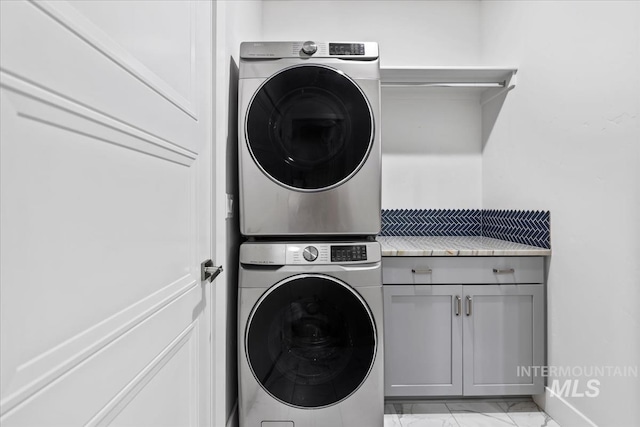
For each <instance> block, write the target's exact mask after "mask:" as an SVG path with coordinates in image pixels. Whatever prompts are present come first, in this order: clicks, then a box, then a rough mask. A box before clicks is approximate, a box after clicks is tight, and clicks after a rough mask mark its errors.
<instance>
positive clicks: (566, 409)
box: [533, 387, 598, 427]
mask: <svg viewBox="0 0 640 427" xmlns="http://www.w3.org/2000/svg"><path fill="white" fill-rule="evenodd" d="M533 400H534V402H536V404H537V405H538V406H539V407H540V408H542V410H543V411H544V412H546V413H547V414H549V415H550V416H551V418H553V419H554V420H555V421H556V422H557V423H558V424H560V426H561V427H587V426H588V427H598V425H597V424H596V423H594V422H593V421H591V420H590V419H589V418H588V417H587V416H586V415H584V414H583V413H582V412H580V411H578V410H577V409H576V408H575V407H574V406H573V405H571V404H570V403H569V402H567V401H566V400H564V399H563V398H562V396H558V395H557V394H554V393H553V392H552V391H551V389H550V388H549V387H545V388H544V394H537V395H535V396H533Z"/></svg>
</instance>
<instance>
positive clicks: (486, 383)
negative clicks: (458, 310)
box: [463, 285, 544, 396]
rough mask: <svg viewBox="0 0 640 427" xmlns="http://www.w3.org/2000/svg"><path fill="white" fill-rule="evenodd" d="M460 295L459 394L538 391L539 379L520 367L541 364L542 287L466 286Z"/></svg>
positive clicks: (540, 382) (474, 394)
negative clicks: (461, 378)
mask: <svg viewBox="0 0 640 427" xmlns="http://www.w3.org/2000/svg"><path fill="white" fill-rule="evenodd" d="M463 294H464V301H463V302H464V304H463V306H464V327H463V330H464V334H463V335H464V337H463V347H464V355H463V359H464V367H463V375H464V395H465V396H479V395H506V394H537V393H541V392H542V390H543V378H542V377H540V376H531V375H527V376H525V375H522V373H523V369H522V367H530V366H541V365H542V364H543V356H544V331H543V327H544V322H543V315H544V309H543V286H542V285H477V286H475V285H471V286H464V287H463ZM524 371H525V372H528V371H531V373H532V372H533V370H524Z"/></svg>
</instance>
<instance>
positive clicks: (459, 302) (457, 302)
mask: <svg viewBox="0 0 640 427" xmlns="http://www.w3.org/2000/svg"><path fill="white" fill-rule="evenodd" d="M461 305H462V299H461V298H460V297H459V296H458V295H456V316H460V308H461Z"/></svg>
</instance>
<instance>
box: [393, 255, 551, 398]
mask: <svg viewBox="0 0 640 427" xmlns="http://www.w3.org/2000/svg"><path fill="white" fill-rule="evenodd" d="M542 261H543V259H542V258H537V257H518V258H515V257H513V258H511V259H509V257H500V258H498V257H488V258H482V259H481V258H456V259H451V258H431V257H423V258H419V257H415V258H408V257H407V258H400V257H398V258H394V257H388V258H383V277H384V284H385V286H384V310H385V312H384V328H385V395H386V396H389V397H394V396H395V397H400V396H405V397H408V396H456V395H457V396H459V395H465V396H487V395H510V394H511V395H513V394H520V395H522V394H537V393H540V392H542V390H543V378H542V377H530V376H522V375H520V374H521V373H522V372H523V370H522V369H521V368H520V367H528V366H541V365H543V363H544V342H545V340H544V329H543V328H544V320H543V316H544V299H543V293H544V287H543V285H542V278H543V264H542ZM434 278H435V280H434ZM456 281H458V282H457V283H459V284H457V285H452V284H450V283H455V282H456ZM526 371H531V370H526Z"/></svg>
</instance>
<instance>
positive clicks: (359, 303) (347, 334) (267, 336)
mask: <svg viewBox="0 0 640 427" xmlns="http://www.w3.org/2000/svg"><path fill="white" fill-rule="evenodd" d="M245 348H246V352H247V359H248V361H249V366H250V367H251V370H252V371H253V374H254V376H255V377H256V379H257V380H258V381H259V382H260V384H261V385H262V387H263V388H264V389H265V390H266V391H267V392H268V393H269V394H270V395H271V396H273V397H274V398H276V399H278V400H279V401H281V402H283V403H286V404H288V405H292V406H296V407H301V408H318V407H323V406H328V405H332V404H335V403H337V402H340V401H341V400H343V399H345V398H346V397H348V396H349V395H351V394H352V393H353V392H355V391H356V390H357V389H358V388H359V387H360V385H361V384H362V383H363V382H364V380H365V379H366V378H367V376H368V374H369V371H370V370H371V367H372V365H373V361H374V358H375V353H376V328H375V323H374V320H373V317H372V316H371V312H370V310H369V308H368V307H367V305H366V303H365V302H364V300H363V299H362V298H361V297H360V296H359V295H358V294H357V293H356V292H355V291H354V290H353V289H352V288H351V287H349V286H348V285H346V284H344V283H342V282H340V281H338V280H337V279H334V278H331V277H329V276H323V275H311V274H309V275H306V274H305V275H298V276H293V277H291V278H288V279H286V280H284V281H282V282H280V283H278V284H276V285H275V286H273V287H272V288H271V289H270V290H269V291H268V292H267V293H266V294H265V295H264V296H263V297H262V298H261V299H260V301H258V303H257V304H256V306H255V307H254V309H253V312H252V313H251V316H250V317H249V322H248V326H247V329H246V336H245Z"/></svg>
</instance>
